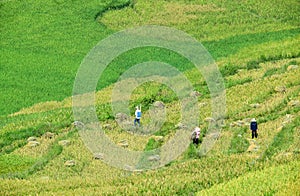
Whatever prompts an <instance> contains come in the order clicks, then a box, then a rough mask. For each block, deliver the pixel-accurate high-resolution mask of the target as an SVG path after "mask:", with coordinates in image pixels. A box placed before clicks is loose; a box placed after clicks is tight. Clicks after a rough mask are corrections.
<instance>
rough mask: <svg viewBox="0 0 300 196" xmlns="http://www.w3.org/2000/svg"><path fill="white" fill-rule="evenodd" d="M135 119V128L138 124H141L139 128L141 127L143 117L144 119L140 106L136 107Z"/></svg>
mask: <svg viewBox="0 0 300 196" xmlns="http://www.w3.org/2000/svg"><path fill="white" fill-rule="evenodd" d="M135 109H136V110H135V119H134V126H135V125H136V123H138V124H139V126H140V125H141V122H140V120H141V117H142V107H141V106H140V107H139V106H136V107H135Z"/></svg>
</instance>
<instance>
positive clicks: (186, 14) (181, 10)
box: [150, 2, 224, 25]
mask: <svg viewBox="0 0 300 196" xmlns="http://www.w3.org/2000/svg"><path fill="white" fill-rule="evenodd" d="M219 11H224V9H223V8H217V7H216V5H214V4H209V5H183V4H179V3H170V2H168V3H166V4H165V5H164V10H162V11H160V12H158V13H157V15H156V16H155V17H153V18H152V19H151V20H150V22H151V23H157V24H161V25H168V24H180V23H186V22H188V21H190V20H193V19H197V15H198V14H200V13H202V12H219Z"/></svg>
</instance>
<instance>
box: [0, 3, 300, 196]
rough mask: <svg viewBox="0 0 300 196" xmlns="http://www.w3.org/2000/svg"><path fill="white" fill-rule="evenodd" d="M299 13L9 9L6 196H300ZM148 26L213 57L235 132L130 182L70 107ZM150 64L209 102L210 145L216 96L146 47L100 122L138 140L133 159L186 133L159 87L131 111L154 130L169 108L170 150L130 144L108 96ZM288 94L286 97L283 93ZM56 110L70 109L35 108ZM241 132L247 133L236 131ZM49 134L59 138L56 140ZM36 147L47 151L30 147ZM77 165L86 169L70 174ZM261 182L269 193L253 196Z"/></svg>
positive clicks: (105, 83) (0, 57)
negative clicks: (131, 32) (154, 118)
mask: <svg viewBox="0 0 300 196" xmlns="http://www.w3.org/2000/svg"><path fill="white" fill-rule="evenodd" d="M299 11H300V10H299V2H297V1H295V0H288V1H284V2H283V1H279V0H278V1H277V0H276V1H271V0H267V1H258V0H251V1H247V2H243V3H242V4H241V2H240V1H230V0H228V1H227V0H226V1H221V0H220V1H218V0H217V1H210V0H208V1H200V0H192V1H183V0H179V1H175V0H171V1H156V0H151V1H146V0H132V1H131V0H126V1H125V0H117V1H112V0H110V1H109V0H104V1H89V2H82V1H78V0H73V1H65V0H53V1H52V0H51V1H47V2H42V1H33V0H29V1H26V2H24V1H14V0H12V1H2V2H1V3H0V17H1V21H0V24H1V45H0V49H1V50H0V79H1V80H0V87H1V95H0V103H1V104H0V177H1V183H0V195H2V194H3V195H6V194H12V195H30V194H38V193H41V194H50V195H51V194H53V195H68V194H70V195H72V194H76V193H77V194H78V193H80V194H83V195H92V194H123V195H134V194H154V195H157V194H158V195H176V194H178V195H189V194H190V195H191V194H194V193H196V192H199V194H200V195H201V194H206V193H207V192H208V193H209V194H224V195H234V194H240V193H241V192H244V191H245V190H250V192H247V193H249V194H253V195H260V194H265V195H272V194H276V193H277V194H279V195H297V194H299V193H300V190H299V188H298V189H297V187H300V183H299V179H300V176H299V171H298V168H299V147H300V146H299V144H300V140H299V138H300V137H299V124H300V121H299V112H300V107H299V106H297V102H294V103H293V101H297V100H299V99H300V88H299V86H300V80H299V73H300V72H299V68H298V69H297V68H296V69H295V70H289V66H290V65H296V66H297V65H298V66H299V65H300V60H299V56H300V53H299V51H300V50H299V49H300V48H299V46H300V43H299V42H300V39H299V36H300V28H299V20H300V18H299ZM146 24H156V25H166V26H169V27H175V28H178V29H180V30H183V31H185V32H187V33H188V34H190V35H192V36H194V37H195V38H196V39H197V40H199V41H201V43H202V44H203V45H204V46H205V47H206V48H207V49H208V51H209V52H210V53H211V55H212V57H213V58H214V59H215V60H216V62H217V64H218V66H219V70H220V72H221V74H222V75H223V77H224V82H225V87H226V93H227V94H226V100H227V114H226V117H225V118H226V124H225V126H224V127H222V131H221V135H220V138H219V140H218V141H217V143H216V145H215V146H214V148H213V149H212V150H211V152H209V153H208V154H207V156H201V157H200V156H199V153H198V150H199V148H201V145H199V147H196V146H194V145H193V144H190V145H189V147H188V149H187V150H186V151H185V152H184V153H183V155H182V156H181V157H179V158H178V159H176V160H174V161H172V162H171V163H169V164H168V165H167V166H166V167H164V168H161V169H158V170H154V171H144V172H129V171H123V170H120V169H116V168H112V167H110V166H108V165H106V164H104V163H103V162H101V161H99V160H95V159H94V157H93V155H92V154H91V153H90V152H89V151H88V150H87V149H86V146H85V145H84V144H83V142H82V140H81V138H80V134H79V133H78V130H77V129H76V128H75V127H74V126H73V125H72V123H73V121H74V119H73V115H72V109H71V106H72V105H71V100H70V99H65V98H68V97H70V96H71V94H72V88H73V82H74V79H75V77H76V72H77V69H78V68H79V66H80V63H81V61H82V59H83V58H84V56H85V55H86V54H87V53H88V52H89V50H90V49H91V48H92V47H93V46H94V45H96V44H97V43H98V42H99V41H100V40H101V39H104V38H105V37H108V36H109V35H111V34H113V33H114V32H116V31H117V30H122V29H126V28H129V27H135V26H140V25H146ZM147 61H160V62H165V63H168V64H170V65H173V66H174V67H176V68H177V69H178V70H179V71H181V72H182V73H184V74H185V75H186V77H187V78H188V79H189V80H190V81H191V83H192V84H193V86H194V88H195V90H197V91H199V92H200V93H201V95H200V96H199V97H198V101H199V108H200V116H199V125H200V127H201V130H202V131H201V136H200V141H201V142H203V140H204V139H205V138H206V137H210V135H207V130H208V126H209V123H208V122H207V121H206V120H204V119H205V118H206V117H209V116H210V115H211V111H210V100H209V98H210V92H209V89H208V87H207V85H206V82H205V80H204V79H203V77H202V76H201V75H200V74H199V73H197V72H196V71H195V68H194V66H193V65H192V64H191V63H190V62H189V61H188V60H187V59H185V58H183V57H182V56H180V55H178V54H177V53H175V52H172V51H168V50H166V49H161V48H155V47H145V48H139V49H135V50H131V51H128V52H126V53H124V54H122V55H120V56H118V57H117V58H116V59H114V60H113V61H112V62H111V64H110V65H109V66H108V68H107V69H106V70H105V71H104V73H103V75H102V76H101V78H100V80H99V82H98V86H97V90H100V94H99V95H97V97H96V98H97V105H96V110H97V115H98V119H99V121H100V123H101V124H102V125H104V126H103V127H105V128H104V130H105V132H106V134H107V135H108V136H109V137H110V139H111V140H112V141H113V142H115V143H118V142H119V141H121V140H127V141H128V143H129V145H128V149H129V150H144V151H151V150H154V149H157V148H158V147H161V146H163V145H164V143H165V142H166V141H167V140H168V139H170V137H171V136H172V134H174V133H175V131H177V130H178V127H177V126H176V125H178V123H180V112H179V111H180V104H179V103H178V97H177V96H176V94H175V93H174V92H173V91H172V90H171V89H170V88H168V87H167V86H165V85H161V84H160V83H156V82H148V83H144V84H143V85H140V86H139V87H138V88H136V89H134V91H133V93H132V94H133V95H132V97H131V99H130V102H129V109H130V112H131V115H132V116H133V113H134V107H135V106H136V105H139V104H141V105H142V106H143V118H142V124H147V123H148V121H149V108H150V107H151V106H152V104H153V103H154V102H155V101H157V100H159V101H163V102H164V104H165V105H166V112H167V114H168V118H167V119H166V121H165V123H164V124H163V125H162V127H161V129H160V130H157V132H155V133H154V135H155V137H161V138H162V139H157V138H156V139H154V138H155V137H153V138H152V137H146V136H145V137H143V136H142V137H139V136H136V135H131V134H128V133H127V132H125V131H123V130H121V129H120V128H119V127H118V125H117V124H116V122H115V117H114V115H113V113H112V109H111V107H110V103H109V100H110V99H109V95H110V91H109V90H107V89H105V87H111V85H112V84H113V83H115V82H116V81H117V80H118V78H119V76H121V75H122V73H124V72H125V71H126V70H128V68H130V67H131V66H134V65H136V64H138V63H142V62H147ZM278 86H281V87H282V86H283V87H284V88H285V90H284V91H282V92H280V91H277V90H276V87H278ZM108 89H109V88H108ZM64 99H65V100H64ZM51 100H58V101H61V100H64V101H62V102H54V103H49V102H46V103H41V104H40V105H38V106H36V107H32V108H27V107H29V106H31V105H33V104H36V103H40V102H45V101H51ZM107 100H108V101H107ZM251 104H258V105H259V106H258V107H253V106H251ZM24 107H25V108H27V109H25V110H22V111H21V112H20V113H18V114H15V115H9V114H12V113H14V112H17V111H19V110H20V109H21V108H24ZM252 117H255V118H257V120H258V123H259V138H258V139H256V140H255V142H253V141H252V140H251V139H250V131H249V127H248V124H247V122H248V121H249V118H252ZM247 119H248V120H247ZM238 121H242V123H241V124H240V125H236V124H234V123H235V122H238ZM233 125H234V126H233ZM46 132H52V133H54V134H55V137H54V138H52V139H44V135H45V133H46ZM31 136H35V137H37V138H38V141H39V142H40V146H38V147H30V146H28V145H27V144H28V142H27V139H28V138H29V137H31ZM132 137H133V138H132ZM64 139H68V140H70V141H71V143H70V145H69V146H62V145H60V144H59V141H61V140H64ZM251 145H256V146H253V147H254V148H255V151H251V149H250V150H248V148H250V147H251ZM67 160H75V162H76V165H75V166H73V167H66V166H64V163H65V161H67ZM283 176H284V178H283ZM45 179H46V180H45ZM282 179H284V180H282ZM257 182H259V183H260V186H259V188H258V189H255V190H254V189H252V187H253V185H255V183H257ZM28 184H30V185H33V186H28ZM232 187H236V188H234V189H232ZM202 191H203V192H202ZM206 191H207V192H206Z"/></svg>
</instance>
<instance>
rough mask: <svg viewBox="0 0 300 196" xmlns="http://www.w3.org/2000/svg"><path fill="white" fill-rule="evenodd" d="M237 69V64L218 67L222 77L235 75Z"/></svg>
mask: <svg viewBox="0 0 300 196" xmlns="http://www.w3.org/2000/svg"><path fill="white" fill-rule="evenodd" d="M239 69H240V67H239V66H237V65H231V64H226V65H224V66H223V67H221V68H220V72H221V74H222V75H223V77H226V76H231V75H235V74H236V73H237V72H238V70H239Z"/></svg>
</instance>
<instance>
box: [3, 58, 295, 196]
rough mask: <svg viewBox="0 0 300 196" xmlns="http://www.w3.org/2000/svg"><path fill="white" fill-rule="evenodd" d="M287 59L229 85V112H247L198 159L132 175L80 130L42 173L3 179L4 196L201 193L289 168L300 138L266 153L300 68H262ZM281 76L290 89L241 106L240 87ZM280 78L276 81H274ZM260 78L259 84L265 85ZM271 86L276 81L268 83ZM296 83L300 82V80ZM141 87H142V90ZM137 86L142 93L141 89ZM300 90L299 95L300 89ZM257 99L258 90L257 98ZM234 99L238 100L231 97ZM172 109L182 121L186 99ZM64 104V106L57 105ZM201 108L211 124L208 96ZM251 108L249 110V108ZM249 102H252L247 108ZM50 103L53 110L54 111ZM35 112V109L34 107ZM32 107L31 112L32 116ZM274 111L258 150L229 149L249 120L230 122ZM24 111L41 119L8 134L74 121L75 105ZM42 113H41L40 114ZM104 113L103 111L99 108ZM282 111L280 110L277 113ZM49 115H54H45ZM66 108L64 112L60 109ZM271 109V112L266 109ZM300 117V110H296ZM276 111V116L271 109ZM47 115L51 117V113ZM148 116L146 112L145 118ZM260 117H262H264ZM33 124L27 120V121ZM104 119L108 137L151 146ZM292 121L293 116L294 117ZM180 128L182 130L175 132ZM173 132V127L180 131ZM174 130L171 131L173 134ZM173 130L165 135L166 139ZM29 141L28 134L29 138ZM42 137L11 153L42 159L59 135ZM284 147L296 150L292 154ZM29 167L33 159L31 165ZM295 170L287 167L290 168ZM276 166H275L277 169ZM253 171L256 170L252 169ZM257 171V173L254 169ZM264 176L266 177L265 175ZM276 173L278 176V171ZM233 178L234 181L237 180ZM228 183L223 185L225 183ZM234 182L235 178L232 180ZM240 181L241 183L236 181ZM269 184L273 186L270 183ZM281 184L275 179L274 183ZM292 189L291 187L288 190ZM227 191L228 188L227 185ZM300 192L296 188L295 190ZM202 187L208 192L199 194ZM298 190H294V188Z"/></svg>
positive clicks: (103, 94) (101, 95) (101, 97)
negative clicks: (273, 71)
mask: <svg viewBox="0 0 300 196" xmlns="http://www.w3.org/2000/svg"><path fill="white" fill-rule="evenodd" d="M287 62H288V61H285V60H284V61H278V62H273V63H266V64H261V66H262V68H260V69H257V70H255V71H252V72H251V73H252V75H253V78H254V80H253V81H251V82H249V83H245V84H242V85H238V86H233V87H230V88H229V89H227V93H228V95H227V100H228V102H227V110H228V111H227V112H228V113H229V114H230V113H232V114H236V113H238V112H239V111H242V112H241V113H242V114H241V115H240V116H234V115H228V119H227V121H226V124H227V126H226V127H224V128H223V129H222V132H221V137H220V139H219V140H218V141H217V143H216V145H215V146H214V148H213V150H212V151H210V153H209V154H208V155H207V156H206V157H202V158H200V159H196V160H194V158H188V157H185V156H181V157H180V158H179V159H178V160H176V161H174V162H173V163H171V164H170V165H169V166H167V167H165V168H161V169H159V170H154V171H145V172H142V173H139V172H138V173H132V172H127V171H123V170H119V169H116V168H113V167H110V166H108V165H106V164H105V163H103V162H101V161H99V160H95V159H94V158H93V154H92V153H91V152H89V151H88V150H87V149H86V147H85V145H84V143H83V142H82V141H81V139H80V137H79V135H78V134H77V133H75V135H73V136H69V137H68V139H69V140H70V141H71V145H70V146H67V147H63V150H62V152H61V153H60V154H59V155H57V156H55V157H54V158H53V159H51V160H49V162H48V163H47V164H46V165H45V166H44V167H42V169H41V170H37V171H35V172H34V173H33V174H31V175H27V176H25V179H23V180H17V179H2V183H1V191H2V192H1V193H3V194H8V193H10V194H32V193H33V194H35V193H40V194H42V195H43V194H67V195H70V194H105V193H110V194H123V195H125V194H133V195H134V194H137V193H139V194H142V193H144V194H147V193H148V194H150V193H153V194H189V193H193V192H195V191H200V190H204V189H208V190H209V188H211V187H212V190H213V189H214V186H216V187H218V186H219V185H220V183H226V182H227V181H228V180H232V182H235V181H236V180H237V181H238V180H239V179H240V178H241V179H244V180H247V177H244V175H246V176H247V175H249V176H250V178H249V179H250V180H249V183H251V179H252V178H251V176H252V173H251V171H252V172H253V170H258V172H259V171H261V172H262V173H263V172H264V171H265V170H268V169H269V168H270V166H271V168H275V170H276V168H277V167H282V169H280V171H284V168H285V166H284V165H283V166H281V164H285V163H287V164H289V163H290V162H292V161H293V160H296V161H297V160H298V159H299V158H298V155H297V153H295V152H296V150H297V148H298V149H299V147H298V146H299V145H298V144H297V141H298V140H297V139H295V140H294V141H293V144H292V145H291V146H290V147H289V148H288V149H286V150H284V151H281V152H280V153H281V154H283V155H282V156H281V155H280V153H279V154H275V157H273V158H271V160H272V161H271V162H270V161H269V162H264V161H262V162H260V159H259V157H260V156H261V155H262V154H263V153H264V151H265V150H266V149H267V148H268V145H270V144H271V143H272V141H273V138H274V136H275V135H276V134H277V133H278V132H279V131H280V129H277V128H278V127H280V125H281V123H282V121H284V119H285V114H287V112H288V111H289V106H288V105H287V104H286V103H285V104H283V105H282V104H281V103H282V101H283V100H285V99H286V98H288V97H293V99H296V100H297V99H299V92H298V91H299V90H298V88H297V87H298V85H297V82H298V81H299V79H298V77H297V76H298V75H299V70H293V71H289V72H288V71H286V72H285V73H281V74H278V75H277V76H276V77H275V76H270V77H266V78H263V74H264V73H265V71H266V70H267V67H269V66H274V67H280V66H282V65H284V64H286V63H287ZM238 76H240V77H248V76H249V75H248V72H246V71H241V72H239V73H238V75H234V76H228V77H230V78H232V79H234V80H237V79H238V78H239V77H238ZM280 81H284V82H285V83H286V84H288V85H287V92H286V93H285V94H284V93H282V94H281V93H275V92H272V93H271V94H270V95H268V96H262V99H261V100H259V101H260V104H261V105H262V107H260V108H252V109H250V110H248V109H249V106H248V105H247V107H246V106H245V107H239V105H243V104H249V103H252V102H249V103H247V101H245V100H243V99H235V97H236V94H235V92H236V93H237V92H239V95H241V94H242V93H247V91H246V90H244V91H243V89H246V88H255V89H256V90H258V91H265V90H267V92H268V91H272V90H273V87H276V85H277V84H278V85H281V84H282V83H280ZM272 82H274V83H275V84H272ZM259 84H260V85H259ZM266 84H270V85H271V86H270V87H269V86H268V85H266ZM295 85H296V86H295ZM142 89H143V88H141V89H140V90H141V91H143V90H142ZM110 90H111V88H107V89H106V90H103V91H100V92H98V93H97V98H98V101H97V103H99V104H101V103H102V102H104V103H105V102H107V101H109V99H108V98H107V97H109V95H110V92H111V91H110ZM138 91H139V89H137V91H136V92H138ZM295 93H296V94H295ZM140 96H143V94H142V93H141V94H138V93H137V94H135V95H133V99H138V98H139V97H140ZM253 97H254V96H253ZM253 97H250V98H246V100H248V99H249V100H251V99H253ZM232 99H234V100H235V102H233V101H231V100H232ZM70 101H71V100H70V99H66V100H65V101H64V102H63V104H65V105H66V106H68V105H69V104H70V103H68V102H70ZM203 102H205V103H207V105H205V106H202V104H201V103H203ZM61 104H62V103H58V106H61ZM277 105H279V106H280V107H279V108H278V109H279V110H278V111H273V109H272V108H277ZM69 106H70V105H69ZM166 107H167V110H168V111H169V116H168V119H167V121H169V122H172V123H174V124H175V121H176V119H177V120H178V117H177V116H178V115H177V114H176V112H178V110H179V109H180V104H179V103H178V102H176V101H175V102H170V103H167V104H166ZM58 108H59V107H58ZM199 108H200V109H201V113H200V116H199V120H200V123H201V125H202V127H203V128H204V127H206V126H207V125H208V123H207V122H203V119H204V118H205V117H208V116H209V114H210V103H209V99H207V98H205V99H202V98H201V97H200V98H199ZM243 108H244V109H245V111H243V110H244V109H243ZM246 108H248V109H247V110H246ZM49 109H50V110H49ZM35 110H36V111H35ZM25 111H30V112H28V114H27V113H26V112H25ZM267 111H272V112H273V113H274V115H275V117H274V118H270V119H268V118H267V119H266V120H265V121H263V123H261V124H259V138H258V139H257V140H256V141H257V144H258V145H259V146H260V148H259V150H258V151H257V152H252V153H249V152H245V153H241V154H228V150H229V149H230V142H231V140H232V137H233V132H232V131H233V129H244V128H245V126H247V125H245V126H243V127H241V128H231V127H230V126H229V123H230V122H234V121H236V120H238V119H244V118H246V117H253V116H254V117H255V116H258V117H259V118H263V117H264V116H263V114H264V113H266V112H267ZM23 112H24V113H23V114H15V115H14V116H11V118H16V117H18V116H22V115H25V116H26V115H33V114H36V115H37V119H35V121H31V122H29V123H28V124H27V125H26V126H23V125H22V121H19V122H18V121H17V122H16V123H10V124H8V125H7V126H5V127H4V129H1V132H12V131H14V130H17V129H18V127H19V128H26V127H30V126H37V125H38V124H40V123H43V120H46V121H48V122H49V123H50V125H51V123H54V122H58V121H59V119H66V120H67V119H68V120H67V122H69V123H71V120H70V119H69V118H70V116H69V115H70V113H69V112H70V110H69V109H55V110H51V108H49V107H48V103H45V105H44V106H43V104H42V103H41V104H39V107H36V106H34V107H32V108H29V109H24V110H23ZM35 112H37V113H35ZM99 112H100V111H99ZM276 112H278V114H276ZM46 114H47V115H46ZM58 114H59V115H58ZM266 114H267V113H266ZM292 114H293V115H295V116H297V115H298V114H299V113H292ZM267 115H269V114H267ZM45 116H47V118H45ZM147 116H148V114H147V111H145V118H147ZM259 118H258V120H260V119H259ZM24 122H26V121H24ZM101 123H103V124H105V123H109V124H110V125H111V126H112V127H113V130H111V131H109V130H106V133H107V135H108V136H109V137H110V138H111V139H112V140H113V141H114V142H116V143H117V142H118V141H119V140H122V139H127V140H128V143H129V149H131V150H141V149H143V148H144V147H145V143H146V141H147V139H149V138H147V137H145V136H137V135H134V136H133V135H131V134H128V133H127V132H123V131H121V130H120V128H118V126H117V124H116V123H115V122H113V121H112V120H107V121H104V122H101ZM291 123H293V122H291ZM65 131H71V130H70V128H68V126H66V127H65V128H62V129H61V130H59V131H58V132H57V134H58V135H64V134H65ZM173 131H175V129H174V130H173ZM173 131H172V130H170V132H171V133H172V132H173ZM171 133H170V134H171ZM297 134H298V132H297V131H295V133H294V135H296V136H297ZM168 137H169V136H166V137H165V139H166V140H167V139H168ZM243 137H244V138H250V131H249V132H247V133H246V135H243ZM24 140H26V138H24ZM38 140H39V141H41V145H40V146H38V147H37V148H35V149H30V148H28V146H24V147H21V148H18V149H16V150H15V151H14V152H12V153H10V154H11V155H14V156H20V157H22V156H25V157H27V158H39V155H42V154H44V153H45V154H47V148H46V147H47V146H49V145H50V143H51V142H53V141H51V140H50V141H49V140H48V141H47V140H43V139H42V137H41V138H39V139H38ZM284 153H290V154H288V155H285V154H284ZM70 159H72V160H75V161H76V166H74V167H65V166H64V165H63V164H64V162H65V161H67V160H70ZM29 166H30V163H29ZM286 169H288V167H286ZM270 170H271V169H270ZM249 171H250V173H248V172H249ZM254 173H255V175H254V176H256V172H254ZM274 178H275V179H274V180H275V182H274V184H276V183H277V181H276V180H277V179H276V178H277V177H276V176H274ZM262 179H267V178H266V177H262ZM272 179H273V176H272ZM230 182H231V181H230ZM295 183H297V182H293V181H288V182H287V183H285V184H283V185H282V187H283V188H282V189H281V190H278V189H275V192H278V191H281V192H283V193H284V192H286V191H288V187H289V188H294V187H295ZM220 186H221V185H220ZM228 186H229V187H230V186H231V184H229V185H228ZM232 186H235V185H232ZM265 186H266V187H268V186H269V185H267V184H266V185H265ZM273 186H274V185H273V184H271V185H270V187H273ZM284 187H285V188H284ZM226 190H227V189H226ZM296 190H297V189H296ZM200 193H201V192H200ZM287 193H293V192H287Z"/></svg>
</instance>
